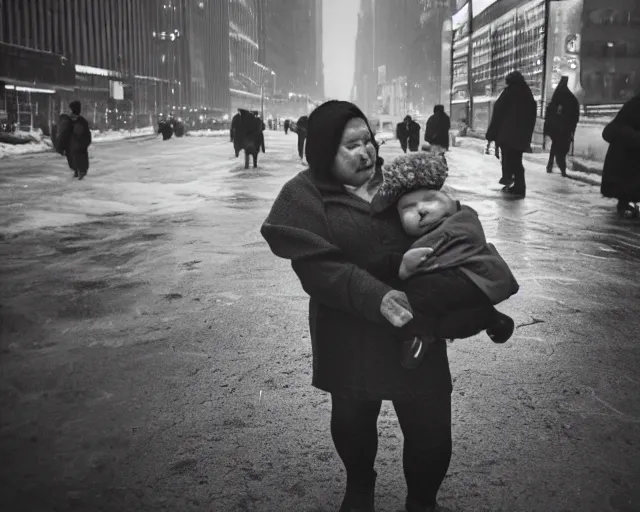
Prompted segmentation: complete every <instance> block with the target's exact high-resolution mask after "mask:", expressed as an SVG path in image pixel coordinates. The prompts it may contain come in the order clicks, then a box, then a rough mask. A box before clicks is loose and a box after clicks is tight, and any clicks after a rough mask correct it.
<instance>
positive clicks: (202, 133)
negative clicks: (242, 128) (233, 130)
mask: <svg viewBox="0 0 640 512" xmlns="http://www.w3.org/2000/svg"><path fill="white" fill-rule="evenodd" d="M225 135H229V130H190V131H188V132H187V136H188V137H223V136H225Z"/></svg>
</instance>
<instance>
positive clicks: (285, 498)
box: [0, 131, 640, 512]
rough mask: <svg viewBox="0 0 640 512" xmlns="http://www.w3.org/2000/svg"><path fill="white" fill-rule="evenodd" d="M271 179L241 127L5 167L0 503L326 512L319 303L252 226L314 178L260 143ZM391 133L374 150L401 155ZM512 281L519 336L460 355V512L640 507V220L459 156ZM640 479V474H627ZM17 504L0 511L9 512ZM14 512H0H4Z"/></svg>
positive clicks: (328, 489)
mask: <svg viewBox="0 0 640 512" xmlns="http://www.w3.org/2000/svg"><path fill="white" fill-rule="evenodd" d="M265 136H266V150H267V152H266V154H262V153H260V155H259V161H258V169H252V168H251V169H249V170H244V168H243V164H244V158H243V155H242V154H241V156H240V158H238V159H236V158H235V157H234V153H233V148H232V145H231V144H230V143H229V140H228V137H184V138H181V139H175V138H173V139H171V140H169V141H166V142H162V141H160V140H155V139H154V140H141V139H131V140H125V141H119V142H104V143H102V144H98V145H94V146H92V147H91V148H90V158H91V167H90V169H89V173H88V175H87V177H86V178H85V179H84V180H83V181H77V180H74V179H72V177H71V176H72V172H71V171H70V170H69V169H68V167H67V163H66V160H65V159H64V158H63V157H61V156H60V155H57V154H56V153H52V152H50V153H40V154H36V155H25V156H15V157H7V158H3V159H2V160H0V329H1V330H0V332H1V338H0V353H1V357H0V460H2V464H1V465H0V482H2V485H1V486H0V503H5V504H6V503H13V504H15V505H16V506H15V508H12V509H6V510H7V512H23V511H25V512H31V511H42V512H45V511H49V510H56V511H63V512H66V511H75V510H79V511H83V512H93V511H105V512H129V511H131V512H144V511H154V512H159V511H164V510H166V511H172V512H204V511H215V512H236V511H251V512H253V511H255V512H270V511H273V512H289V511H308V512H312V511H313V512H325V511H326V512H333V511H335V510H337V508H338V506H339V503H340V500H341V498H342V495H343V492H344V484H345V474H344V470H343V467H342V463H341V461H340V459H339V458H338V456H337V454H336V452H335V450H334V448H333V444H332V441H331V436H330V430H329V411H330V397H329V396H328V395H326V394H324V393H323V392H320V391H318V390H316V389H314V388H312V387H311V383H310V382H311V346H310V341H309V338H308V321H307V301H308V297H307V296H306V294H305V293H304V291H303V290H302V288H301V287H300V285H299V283H298V281H297V279H296V277H295V275H294V273H293V271H292V270H291V268H290V265H289V263H288V262H286V261H284V260H279V259H277V258H276V257H275V256H273V255H272V254H271V252H270V251H269V248H268V247H267V245H266V243H265V242H264V240H263V239H262V237H261V236H260V233H259V229H260V226H261V224H262V222H263V220H264V218H265V217H266V215H267V212H268V210H269V208H270V206H271V203H272V201H273V199H274V198H275V196H276V194H277V193H278V191H279V189H280V187H281V186H282V184H283V183H284V182H285V181H286V180H287V179H289V178H290V177H292V176H293V175H294V174H295V173H297V172H298V171H300V170H302V169H303V168H304V165H303V164H302V163H301V162H300V160H299V158H298V156H297V151H296V136H295V134H292V133H289V135H287V136H285V135H284V133H283V132H270V131H267V132H265ZM400 154H401V150H400V147H399V144H398V142H397V141H395V140H390V141H388V142H387V143H386V144H385V145H384V146H382V148H381V155H382V156H383V157H384V158H385V159H387V160H391V159H392V158H393V157H395V156H398V155H400ZM447 158H448V161H449V166H450V170H449V179H448V181H447V184H448V186H449V187H450V189H451V191H452V193H453V194H454V195H455V196H456V197H457V198H458V199H460V200H461V201H462V202H463V203H465V204H468V205H469V206H471V207H473V208H475V209H476V210H477V211H478V213H479V214H480V219H481V221H482V222H483V225H484V228H485V232H486V235H487V238H488V240H489V241H490V242H492V243H493V244H494V245H495V246H496V247H497V248H498V250H499V251H500V253H501V254H502V256H503V257H504V259H505V260H506V261H507V262H508V263H509V264H510V266H511V268H512V270H513V273H514V275H515V276H516V278H517V280H518V281H519V283H520V287H521V288H520V292H519V293H518V294H517V295H516V296H514V297H513V298H511V299H509V300H508V301H506V302H505V303H503V304H501V305H499V306H498V309H499V310H501V311H503V312H505V313H507V314H509V315H511V316H512V317H513V318H514V320H515V321H516V325H517V326H518V327H517V331H516V333H515V334H514V336H513V337H512V339H511V340H510V341H509V342H508V343H506V344H505V345H494V344H493V343H491V341H490V340H489V338H488V337H487V336H486V335H485V334H481V335H479V336H477V337H474V338H473V339H468V340H461V341H460V340H459V341H454V342H453V343H451V344H449V358H450V362H451V372H452V375H453V378H454V394H453V407H454V409H453V434H454V447H453V459H452V462H451V466H450V469H449V474H448V476H447V478H446V479H445V482H444V484H443V487H442V490H441V493H440V501H441V502H442V504H444V505H447V506H450V507H455V508H456V510H461V511H469V512H471V511H474V512H480V511H486V512H489V511H491V512H596V511H597V512H607V511H612V512H638V511H640V374H639V372H638V368H640V344H639V341H640V336H639V334H638V333H640V315H639V314H638V306H637V305H638V300H639V299H640V288H639V286H638V276H639V275H640V223H638V221H637V220H636V221H634V220H620V219H618V218H617V216H616V213H615V201H612V200H606V199H603V198H602V197H601V196H600V193H599V190H598V188H597V187H594V186H592V185H589V184H585V183H580V182H577V181H574V180H571V179H564V178H562V177H561V176H560V173H559V171H558V170H557V168H556V169H555V170H554V173H553V174H551V175H549V174H547V173H546V172H545V169H544V166H543V165H542V164H536V163H532V162H528V161H526V160H525V162H524V165H525V168H526V177H527V197H526V199H524V200H521V201H514V200H508V199H505V198H503V197H502V196H501V193H500V188H501V186H500V185H498V179H499V178H500V167H499V162H498V160H496V159H495V157H493V156H489V155H481V154H479V153H478V152H476V151H474V150H473V149H465V148H452V150H451V151H450V152H449V153H448V155H447ZM379 429H380V448H379V453H378V459H377V462H376V469H377V471H378V475H379V476H378V484H377V491H376V510H377V511H378V512H397V511H398V510H400V509H401V508H402V505H403V502H404V496H405V484H404V476H403V473H402V435H401V432H400V428H399V426H398V423H397V421H396V417H395V413H394V411H393V408H392V406H391V404H389V403H385V404H383V409H382V413H381V416H380V419H379ZM634 482H635V483H634ZM0 508H2V507H0ZM3 510H4V509H3Z"/></svg>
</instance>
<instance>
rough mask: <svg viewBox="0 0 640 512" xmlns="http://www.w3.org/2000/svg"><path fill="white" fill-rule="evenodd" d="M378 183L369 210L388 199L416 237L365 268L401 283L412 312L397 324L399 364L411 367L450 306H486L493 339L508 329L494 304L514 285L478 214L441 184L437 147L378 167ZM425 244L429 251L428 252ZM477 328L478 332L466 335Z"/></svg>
mask: <svg viewBox="0 0 640 512" xmlns="http://www.w3.org/2000/svg"><path fill="white" fill-rule="evenodd" d="M382 177H383V183H382V185H381V186H380V189H379V191H378V193H377V194H376V196H375V197H374V198H373V200H372V203H371V208H372V213H373V214H376V213H379V212H381V211H383V210H384V209H386V208H387V207H389V206H392V205H394V204H395V206H396V208H397V210H398V213H399V215H400V219H401V222H402V226H403V228H404V230H405V232H406V233H407V234H408V235H410V236H413V237H416V241H415V242H414V243H413V245H412V246H411V249H409V250H408V251H407V252H406V253H405V254H404V255H403V254H389V255H386V256H384V257H382V258H380V259H379V260H378V261H376V262H374V264H373V265H371V267H369V268H367V270H368V271H369V272H370V273H371V274H373V275H375V276H377V277H379V278H381V279H387V280H393V278H394V277H396V276H397V278H399V280H398V281H397V282H396V283H395V285H397V286H398V288H399V289H401V290H403V291H404V292H405V293H406V295H407V298H408V299H409V303H410V305H411V309H412V310H413V315H414V318H413V320H412V321H411V322H409V324H407V325H406V326H405V327H404V328H403V329H404V331H405V332H404V334H405V336H406V337H407V341H405V343H404V346H403V350H402V364H403V366H405V367H406V368H415V367H417V366H418V364H419V363H420V361H421V360H422V356H423V355H424V350H423V348H424V347H423V343H424V344H426V345H427V346H428V345H429V343H431V342H433V341H435V340H436V339H438V338H440V336H438V324H439V320H440V319H441V318H443V317H444V316H446V315H447V314H448V313H451V312H453V311H460V310H464V309H470V308H478V307H483V306H486V307H487V309H488V311H489V313H490V314H489V322H488V325H487V326H486V332H487V334H488V335H489V337H490V338H491V339H492V340H493V341H494V342H495V343H504V342H505V341H507V340H508V339H509V338H510V337H511V335H512V334H513V329H514V323H513V320H512V319H511V318H510V317H508V316H507V315H504V314H502V313H500V312H498V311H497V310H496V309H495V308H494V307H493V306H494V305H495V304H499V303H500V302H502V301H504V300H506V299H508V298H509V297H511V296H512V295H513V294H515V293H517V291H518V289H519V286H518V283H517V282H516V280H515V278H514V276H513V274H512V273H511V270H510V269H509V266H508V265H507V264H506V262H505V261H504V260H503V259H502V257H501V256H500V255H499V254H498V251H497V250H496V248H495V247H494V246H493V245H492V244H489V243H487V241H486V238H485V235H484V230H483V229H482V225H481V223H480V220H479V219H478V214H477V213H476V212H475V211H474V210H473V209H472V208H470V207H468V206H463V205H461V204H460V202H459V201H456V200H455V199H452V198H451V197H450V196H449V195H447V194H446V193H444V192H442V191H441V190H440V189H441V188H442V186H443V185H444V181H445V179H446V177H447V162H446V159H445V157H444V155H443V154H438V153H430V152H429V153H427V152H419V153H411V154H408V155H406V156H401V157H399V158H397V159H396V160H394V161H393V162H392V163H391V165H385V166H383V168H382ZM426 248H431V249H433V250H434V252H433V254H432V255H430V256H428V255H427V253H428V252H429V251H428V250H426ZM474 334H478V333H477V332H473V333H470V334H469V335H470V336H471V335H474Z"/></svg>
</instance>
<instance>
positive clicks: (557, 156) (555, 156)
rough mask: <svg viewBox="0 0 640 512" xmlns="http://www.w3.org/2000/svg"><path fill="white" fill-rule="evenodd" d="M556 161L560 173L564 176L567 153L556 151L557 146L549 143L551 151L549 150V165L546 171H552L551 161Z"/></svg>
mask: <svg viewBox="0 0 640 512" xmlns="http://www.w3.org/2000/svg"><path fill="white" fill-rule="evenodd" d="M554 160H555V161H556V163H557V164H558V167H559V168H560V172H562V174H563V175H564V174H565V173H566V172H567V153H566V152H563V151H558V145H557V144H556V143H555V142H551V149H550V150H549V163H547V171H549V172H551V170H552V169H553V161H554Z"/></svg>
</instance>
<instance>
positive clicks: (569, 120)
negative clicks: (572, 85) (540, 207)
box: [544, 76, 580, 176]
mask: <svg viewBox="0 0 640 512" xmlns="http://www.w3.org/2000/svg"><path fill="white" fill-rule="evenodd" d="M568 81H569V77H566V76H563V77H562V78H561V79H560V83H559V84H558V87H556V90H555V91H553V96H551V102H550V103H549V106H548V107H547V112H546V115H545V119H544V136H545V137H549V138H550V139H551V149H550V150H549V163H548V164H547V172H548V173H551V172H553V161H554V160H555V161H556V162H557V164H558V167H559V168H560V172H561V173H562V175H563V176H566V175H567V153H569V148H570V147H571V142H572V141H573V134H574V133H575V131H576V126H578V121H579V120H580V103H579V102H578V99H577V98H576V97H575V96H574V94H573V93H572V92H571V91H570V90H569V87H568V86H567V83H568Z"/></svg>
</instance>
